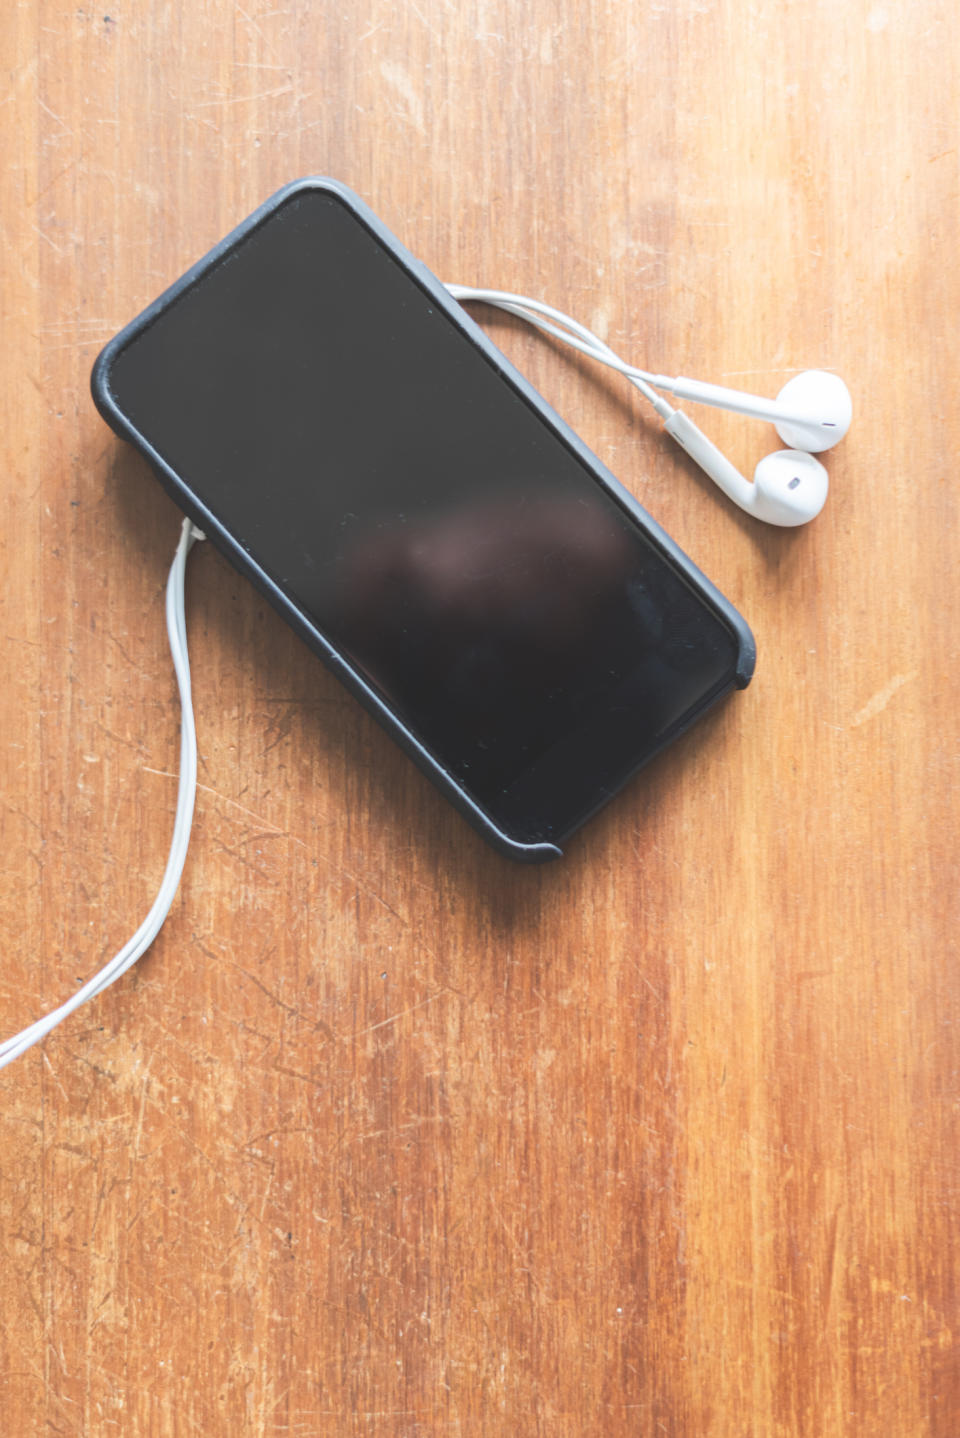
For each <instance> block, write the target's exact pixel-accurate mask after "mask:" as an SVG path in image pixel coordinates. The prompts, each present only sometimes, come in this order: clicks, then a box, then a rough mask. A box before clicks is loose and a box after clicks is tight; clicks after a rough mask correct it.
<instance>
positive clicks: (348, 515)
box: [108, 188, 738, 842]
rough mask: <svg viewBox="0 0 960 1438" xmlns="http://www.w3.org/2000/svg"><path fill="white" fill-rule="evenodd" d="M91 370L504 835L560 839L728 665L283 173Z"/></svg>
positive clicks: (669, 575) (501, 389)
mask: <svg viewBox="0 0 960 1438" xmlns="http://www.w3.org/2000/svg"><path fill="white" fill-rule="evenodd" d="M108 382H109V388H110V392H111V395H112V397H113V399H114V400H115V402H116V403H117V405H118V406H119V407H120V409H121V410H122V411H124V413H125V414H126V415H127V416H128V417H129V419H130V420H131V422H132V423H133V425H134V426H135V427H136V429H137V430H138V431H139V433H140V434H141V435H142V436H143V437H144V439H146V441H147V442H148V443H149V444H150V445H151V446H152V447H153V448H154V449H155V450H156V451H157V452H158V453H159V455H160V456H161V457H162V458H163V459H164V460H165V461H166V463H167V464H168V465H169V466H170V467H171V468H172V469H173V470H175V471H176V473H177V474H178V475H179V476H181V477H182V478H183V480H184V482H185V483H186V484H187V486H188V487H189V488H190V489H191V490H192V491H193V492H194V493H195V494H196V495H197V497H198V498H199V499H200V501H201V502H202V504H203V505H204V506H205V507H206V508H207V509H208V510H209V511H210V512H211V513H212V514H213V515H215V516H216V518H217V519H218V520H219V521H220V523H221V524H222V525H223V526H224V527H225V528H226V529H227V530H229V531H230V532H231V533H232V534H233V535H234V537H235V538H236V539H237V540H238V541H239V542H240V543H241V544H242V546H243V548H244V549H245V550H246V551H247V552H248V553H249V555H250V556H251V557H252V558H253V559H254V560H255V561H256V563H257V564H258V565H259V566H260V567H261V568H262V569H263V570H264V571H265V572H266V574H267V575H269V576H270V578H271V579H272V580H273V581H274V582H275V583H276V584H277V585H278V586H280V587H281V588H282V589H283V590H284V591H285V593H286V594H287V596H288V597H289V599H290V600H291V601H292V603H293V604H294V605H295V606H296V608H297V609H298V610H299V611H300V612H301V613H302V614H303V615H305V616H306V617H307V619H308V620H309V622H310V623H311V624H312V625H313V626H315V627H316V628H317V629H319V630H320V632H321V633H322V634H323V635H324V636H325V637H326V639H327V640H328V641H329V642H330V643H332V644H333V645H334V647H335V648H336V649H337V650H338V651H339V652H340V653H341V654H342V655H343V656H344V657H345V658H346V659H347V661H348V662H349V663H350V665H351V666H352V667H353V668H354V669H355V670H356V671H357V672H358V673H359V674H360V675H361V676H362V677H363V678H364V680H365V681H366V682H367V683H368V684H369V685H371V686H373V687H374V688H375V689H376V690H377V691H378V692H379V694H380V695H381V696H382V698H383V699H384V700H385V702H386V703H387V705H388V706H389V708H390V709H391V710H392V711H393V713H394V714H395V715H396V716H397V717H398V718H399V719H400V720H401V722H402V723H403V725H404V726H405V727H406V728H407V729H408V730H409V731H410V732H411V733H412V734H413V735H414V736H415V737H416V738H417V739H418V740H419V742H420V743H421V744H423V745H424V746H425V747H426V748H427V749H428V750H429V751H430V752H431V753H432V755H433V756H434V758H435V759H436V760H437V762H438V763H439V764H440V766H441V767H442V768H443V769H444V770H445V771H446V772H447V773H448V774H450V775H452V776H454V777H455V779H456V781H457V783H458V784H459V785H460V786H462V788H463V789H464V790H465V791H466V792H467V793H468V794H469V795H470V796H471V797H472V798H473V799H474V800H475V802H476V803H477V804H479V805H480V807H481V808H482V809H484V810H485V811H486V812H487V813H488V814H489V815H491V816H492V817H493V819H494V822H495V823H497V824H498V825H499V826H500V827H501V828H502V829H503V830H504V831H505V832H507V833H509V834H510V835H512V836H514V837H516V838H519V839H520V840H522V841H526V842H531V841H537V840H556V839H562V838H563V837H564V836H565V835H566V834H568V833H569V832H570V831H571V830H572V829H574V828H575V827H577V825H578V824H579V823H580V822H581V821H582V820H583V819H584V818H585V817H586V816H587V815H588V814H589V813H590V812H591V811H592V810H593V809H595V808H596V807H598V805H599V804H600V803H601V802H602V801H603V800H604V799H605V798H606V797H608V796H609V794H610V793H611V792H613V791H614V790H615V789H616V788H618V787H619V786H620V784H621V783H622V782H623V780H624V778H625V777H626V776H627V774H629V773H630V772H631V771H632V770H633V769H635V768H636V767H637V766H638V765H639V764H640V763H641V762H643V760H644V758H646V757H647V756H648V755H649V754H650V753H651V752H653V750H655V749H656V748H658V747H660V745H661V744H662V743H663V741H664V739H665V738H666V737H668V736H669V735H670V733H671V731H673V730H676V729H677V728H678V727H680V726H681V725H682V724H683V722H684V720H685V719H686V718H687V717H688V716H689V715H690V714H691V712H694V711H697V710H698V709H699V708H701V707H703V706H704V704H705V703H706V702H708V701H709V699H710V697H711V696H713V695H715V694H716V693H718V692H720V691H721V690H723V689H724V688H726V687H728V686H729V685H730V683H731V680H732V675H733V673H734V669H735V666H736V662H737V654H738V646H737V641H736V636H735V634H734V632H733V631H732V629H731V627H730V625H729V624H728V623H727V622H726V621H725V620H724V618H723V617H722V615H721V613H720V612H719V611H718V610H717V609H715V608H714V607H713V606H712V605H711V604H709V603H708V602H707V601H706V599H705V597H704V595H703V594H701V593H700V592H698V590H697V589H696V587H695V586H694V585H692V584H691V583H690V582H689V580H688V578H687V577H686V576H685V575H684V573H683V570H682V566H680V565H678V564H677V563H675V562H674V561H673V560H672V559H671V558H670V557H669V556H668V555H667V554H666V553H665V552H664V551H663V550H662V549H661V548H660V546H659V545H658V544H657V543H656V542H655V540H654V538H653V537H652V536H651V535H650V534H648V533H647V532H646V531H645V529H644V528H643V526H642V524H641V523H640V522H638V520H637V518H636V517H635V516H634V515H633V514H631V513H630V512H629V510H628V508H627V507H626V506H624V505H623V504H621V503H620V502H619V501H618V499H617V497H616V495H615V494H614V493H612V492H611V491H609V490H608V489H606V487H605V486H604V484H603V483H602V482H601V481H600V480H599V479H598V477H597V476H596V475H595V474H594V473H593V472H592V470H591V469H590V467H589V465H588V464H587V463H586V462H585V461H584V460H583V459H582V458H581V457H580V456H579V455H578V454H577V453H576V451H575V450H574V449H573V448H572V447H571V446H570V445H569V444H568V443H567V442H566V440H565V439H564V437H563V435H562V434H560V433H558V432H557V431H556V430H554V429H553V428H552V426H551V425H550V424H549V423H547V422H546V421H545V420H544V418H543V417H542V416H541V415H540V414H539V413H538V411H537V409H536V408H535V407H534V406H533V405H531V403H530V402H529V401H528V399H527V398H526V397H525V396H524V394H523V393H522V392H521V390H520V389H519V388H518V387H517V386H515V385H514V384H513V383H512V382H511V380H510V378H509V377H508V376H504V374H503V373H502V372H501V371H499V370H498V368H497V367H496V365H495V363H494V362H493V361H492V360H491V358H490V357H489V356H488V355H486V354H485V353H484V352H483V351H482V350H481V349H480V348H478V347H477V346H476V345H475V344H474V343H473V342H472V341H471V339H470V338H469V336H467V335H465V334H464V333H463V332H462V331H461V330H460V328H459V327H458V326H457V324H455V323H454V322H453V321H452V319H451V318H450V316H449V315H448V314H446V313H445V312H444V310H443V309H442V308H440V307H438V305H437V304H436V302H435V301H434V299H433V297H432V296H431V295H430V294H429V292H428V291H427V290H426V289H425V288H424V287H423V286H422V285H421V284H420V283H419V282H418V281H417V278H416V276H415V275H414V274H413V273H412V272H411V271H410V270H409V269H407V268H406V266H405V265H404V264H403V263H401V262H400V260H399V259H398V258H397V256H396V255H395V254H394V253H393V252H392V251H391V250H390V248H389V247H388V246H387V245H385V244H383V243H382V242H381V241H380V239H379V238H378V237H377V236H376V235H375V234H374V233H373V231H372V230H371V229H370V228H369V227H368V226H367V225H366V224H364V222H363V220H362V219H361V217H360V216H358V214H357V213H356V212H355V211H354V210H353V209H352V208H351V207H350V206H349V205H348V204H347V203H345V201H344V200H343V199H342V198H341V197H340V196H339V195H337V194H336V193H335V192H330V191H325V190H323V189H320V188H318V189H303V190H297V191H294V193H293V194H292V195H291V196H290V197H289V198H288V199H286V200H285V201H283V202H282V203H281V204H279V205H278V206H277V207H276V208H275V209H274V210H272V211H271V212H270V213H269V214H268V215H267V217H266V218H265V219H264V220H263V221H262V222H261V223H259V224H258V225H256V226H255V227H254V228H252V229H251V230H250V231H248V233H247V234H246V235H245V237H243V238H242V239H241V240H240V242H239V243H238V244H237V245H235V246H234V247H233V248H232V249H229V250H228V251H226V253H225V254H224V255H223V256H222V258H221V259H220V260H219V261H217V262H216V263H215V264H214V265H213V266H212V267H210V268H208V269H207V270H205V271H204V272H203V273H202V275H201V276H200V278H199V279H198V280H197V281H196V282H195V283H192V284H190V285H188V286H187V287H186V288H185V289H183V290H182V291H181V292H180V293H179V294H178V295H177V296H176V297H175V298H174V300H173V301H172V302H171V303H169V304H167V305H166V306H165V307H162V308H161V309H160V311H159V313H158V314H157V315H156V316H155V318H153V319H152V320H151V321H150V322H149V323H148V324H147V325H146V326H145V327H143V328H141V329H140V330H139V331H138V332H137V333H135V334H134V336H133V338H132V339H131V340H130V341H129V342H128V343H126V344H125V345H124V346H123V347H122V348H120V349H119V350H118V352H117V353H116V354H115V356H114V358H113V360H112V363H111V366H110V371H109V381H108Z"/></svg>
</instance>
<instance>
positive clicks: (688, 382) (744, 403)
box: [653, 375, 810, 423]
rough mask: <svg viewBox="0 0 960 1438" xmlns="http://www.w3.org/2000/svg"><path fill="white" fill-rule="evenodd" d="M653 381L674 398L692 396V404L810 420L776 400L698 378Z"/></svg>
mask: <svg viewBox="0 0 960 1438" xmlns="http://www.w3.org/2000/svg"><path fill="white" fill-rule="evenodd" d="M653 383H654V384H655V385H656V386H657V388H658V389H665V390H666V391H667V392H668V394H675V395H676V396H677V398H678V399H692V400H693V401H694V402H695V403H696V404H709V405H712V406H713V408H714V409H730V410H733V412H734V413H735V414H748V415H751V416H752V417H753V418H754V419H768V420H770V421H771V422H772V421H774V420H781V421H782V420H786V421H790V422H801V423H802V422H805V421H809V419H810V416H809V415H801V414H796V413H795V412H793V411H788V410H786V409H784V407H783V405H781V404H777V402H776V400H773V399H763V398H762V397H761V396H760V395H756V394H745V393H744V391H743V390H741V389H728V388H727V387H726V385H722V384H705V383H704V382H703V381H702V380H698V379H687V378H686V376H685V375H680V376H678V378H677V379H670V378H669V376H667V375H655V376H654V378H653Z"/></svg>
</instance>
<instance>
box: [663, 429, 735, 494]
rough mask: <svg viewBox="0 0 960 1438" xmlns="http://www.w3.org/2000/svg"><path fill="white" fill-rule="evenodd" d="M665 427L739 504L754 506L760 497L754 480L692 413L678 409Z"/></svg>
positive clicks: (682, 447) (725, 492)
mask: <svg viewBox="0 0 960 1438" xmlns="http://www.w3.org/2000/svg"><path fill="white" fill-rule="evenodd" d="M663 427H664V429H665V430H666V431H667V433H668V434H669V435H672V436H673V438H674V439H675V440H676V442H677V444H678V445H679V446H680V448H681V449H682V450H683V451H684V453H685V454H688V455H689V456H690V458H691V459H692V460H693V462H694V464H698V465H699V466H700V468H701V469H702V470H703V471H704V473H705V474H708V475H709V476H710V478H711V479H712V480H713V481H714V482H715V483H716V484H718V485H719V486H720V488H721V489H722V490H723V492H724V494H725V495H727V496H728V498H730V499H732V500H733V502H734V504H738V505H739V506H740V508H741V509H752V508H753V503H754V500H755V498H756V491H755V490H754V487H753V485H752V484H750V482H749V481H748V480H746V479H744V477H743V475H742V474H741V473H740V471H739V469H737V467H736V465H733V464H731V463H730V461H729V459H727V456H726V455H725V454H724V453H723V452H722V451H721V450H719V449H717V446H716V445H715V444H714V443H713V441H712V440H710V439H708V438H707V436H706V435H705V434H704V432H703V430H702V429H699V428H698V427H697V426H696V425H695V424H694V422H693V420H692V419H691V418H690V416H689V415H688V414H684V413H683V410H680V409H675V410H674V411H673V414H672V415H671V416H670V418H669V419H668V420H666V421H665V423H664V426H663Z"/></svg>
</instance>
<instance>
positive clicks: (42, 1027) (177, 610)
mask: <svg viewBox="0 0 960 1438" xmlns="http://www.w3.org/2000/svg"><path fill="white" fill-rule="evenodd" d="M203 538H204V535H203V533H202V532H201V531H200V530H199V529H197V528H196V527H195V526H194V525H193V524H192V523H191V522H190V520H189V519H185V520H184V521H183V527H182V529H181V531H180V542H179V544H178V545H177V551H176V554H175V555H174V557H173V564H172V565H171V567H170V577H169V578H168V580H167V598H166V613H167V635H168V637H169V640H170V653H171V655H172V657H173V667H174V670H175V672H176V676H177V687H178V689H179V691H180V705H181V717H180V786H179V789H178V791H177V812H176V818H175V819H174V823H173V839H172V840H171V843H170V855H169V857H168V859H167V867H166V869H165V870H164V874H163V881H162V883H161V885H160V891H159V893H158V894H157V897H156V898H155V899H154V901H153V905H152V907H151V909H150V912H149V913H148V914H147V917H146V918H145V919H144V921H143V923H142V924H141V925H140V927H139V929H138V930H137V932H136V933H135V934H134V935H133V937H132V938H130V939H128V940H127V942H126V943H125V944H124V946H123V948H122V949H121V950H120V952H119V953H117V954H114V956H113V958H112V959H111V960H110V961H109V963H107V964H104V966H103V968H102V969H101V970H100V972H99V973H98V974H95V975H94V976H93V978H92V979H90V980H88V982H87V983H85V984H84V985H83V987H82V988H81V989H78V990H77V992H76V993H75V994H73V995H72V996H71V997H70V998H69V999H67V1001H66V1003H63V1004H61V1005H60V1007H59V1008H58V1009H54V1010H53V1012H52V1013H49V1014H47V1015H46V1017H45V1018H42V1019H37V1021H36V1022H35V1023H32V1024H30V1025H29V1026H28V1027H27V1028H25V1029H23V1030H22V1032H20V1033H19V1034H14V1036H13V1038H10V1039H6V1040H5V1041H4V1042H3V1043H0V1068H4V1067H5V1066H6V1065H7V1064H9V1063H12V1062H13V1060H14V1059H16V1058H19V1057H20V1055H21V1054H24V1053H26V1051H27V1049H29V1048H31V1047H32V1046H33V1045H34V1044H35V1043H39V1042H40V1040H41V1039H43V1038H45V1037H46V1036H47V1034H48V1033H49V1032H50V1030H51V1029H54V1028H56V1026H57V1024H59V1023H62V1022H63V1020H64V1019H65V1018H67V1017H68V1015H70V1014H72V1013H74V1012H75V1010H77V1009H78V1008H80V1006H81V1004H85V1003H86V1002H87V1000H88V999H92V998H94V997H95V995H97V994H100V993H102V992H103V990H104V989H106V988H108V987H109V986H110V984H112V983H114V982H115V981H116V980H117V979H119V977H120V975H121V974H125V973H126V972H127V969H129V968H130V967H131V966H132V965H133V964H135V963H136V962H137V960H138V959H139V958H140V956H141V954H144V953H146V951H147V949H148V948H149V947H150V945H151V944H152V943H153V941H154V939H155V938H156V937H157V934H158V933H159V932H160V929H161V928H162V927H163V921H164V919H165V918H166V917H167V914H168V913H169V912H170V906H171V904H172V903H173V899H174V895H175V894H176V892H177V887H178V885H179V883H180V876H181V875H182V873H183V866H184V863H185V861H186V857H187V845H188V844H189V842H190V828H191V825H192V823H193V806H194V801H195V799H196V794H197V731H196V726H195V724H194V718H193V700H192V698H191V692H190V661H189V658H188V655H187V626H186V619H185V616H184V575H185V572H186V564H187V555H188V554H189V553H190V550H191V549H192V547H193V543H194V541H195V540H197V539H203Z"/></svg>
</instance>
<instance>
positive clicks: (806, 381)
mask: <svg viewBox="0 0 960 1438" xmlns="http://www.w3.org/2000/svg"><path fill="white" fill-rule="evenodd" d="M649 382H650V383H651V384H653V385H655V386H656V388H657V389H665V390H666V391H667V393H668V394H674V395H676V396H677V398H678V399H692V400H695V401H696V403H697V404H709V405H713V407H714V408H715V409H729V410H733V411H734V413H735V414H748V415H751V416H752V417H753V418H754V419H768V420H770V421H772V423H773V424H774V425H776V429H777V433H778V434H779V436H780V438H781V439H782V440H783V442H784V443H785V444H788V445H789V446H790V448H791V449H805V450H807V452H808V453H810V454H819V453H820V452H821V450H824V449H830V448H831V446H832V445H835V444H838V443H839V441H840V440H841V439H843V436H844V435H845V434H846V432H847V430H848V429H849V428H850V419H851V415H852V413H853V405H852V402H851V399H850V391H849V390H848V389H847V387H846V385H845V384H844V382H843V380H842V379H841V378H840V376H839V375H837V374H829V373H828V372H827V371H826V370H822V369H808V370H804V372H803V374H797V375H794V377H793V379H791V380H788V381H787V383H786V384H785V385H784V387H783V389H782V390H781V391H780V393H779V394H778V395H777V397H776V399H762V398H761V397H760V396H759V395H753V394H745V393H744V392H743V391H742V390H738V389H727V388H726V387H725V386H724V385H720V384H704V383H703V382H702V381H701V380H696V379H686V378H685V377H684V376H682V375H681V376H680V378H679V379H670V378H669V377H668V376H667V375H654V376H653V378H652V379H651V380H650V381H649Z"/></svg>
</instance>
